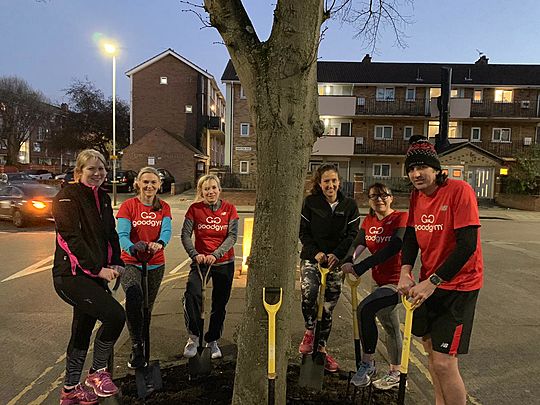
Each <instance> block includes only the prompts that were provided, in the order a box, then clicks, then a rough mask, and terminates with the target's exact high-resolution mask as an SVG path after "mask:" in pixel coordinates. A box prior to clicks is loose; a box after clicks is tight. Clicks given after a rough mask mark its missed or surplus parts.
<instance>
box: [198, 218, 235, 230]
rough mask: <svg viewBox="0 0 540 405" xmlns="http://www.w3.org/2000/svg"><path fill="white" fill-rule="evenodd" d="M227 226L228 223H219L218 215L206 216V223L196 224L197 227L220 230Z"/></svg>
mask: <svg viewBox="0 0 540 405" xmlns="http://www.w3.org/2000/svg"><path fill="white" fill-rule="evenodd" d="M228 227H229V225H228V224H224V225H221V218H220V217H206V224H197V228H198V229H213V230H215V231H222V230H224V229H227V228H228Z"/></svg>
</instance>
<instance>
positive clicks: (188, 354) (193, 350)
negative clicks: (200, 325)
mask: <svg viewBox="0 0 540 405" xmlns="http://www.w3.org/2000/svg"><path fill="white" fill-rule="evenodd" d="M198 346H199V338H198V336H193V335H189V338H188V340H187V343H186V347H184V357H185V358H186V359H190V358H192V357H195V355H196V354H197V347H198Z"/></svg>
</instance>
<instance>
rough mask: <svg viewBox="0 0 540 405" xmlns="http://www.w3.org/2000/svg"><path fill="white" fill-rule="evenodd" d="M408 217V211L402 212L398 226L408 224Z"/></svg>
mask: <svg viewBox="0 0 540 405" xmlns="http://www.w3.org/2000/svg"><path fill="white" fill-rule="evenodd" d="M408 218H409V216H408V215H407V213H406V212H400V213H399V218H398V221H397V224H396V228H405V227H406V226H407V222H408Z"/></svg>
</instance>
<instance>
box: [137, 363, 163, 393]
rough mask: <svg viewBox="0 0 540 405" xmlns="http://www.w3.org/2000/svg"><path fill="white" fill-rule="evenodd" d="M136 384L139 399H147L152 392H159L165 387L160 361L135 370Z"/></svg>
mask: <svg viewBox="0 0 540 405" xmlns="http://www.w3.org/2000/svg"><path fill="white" fill-rule="evenodd" d="M135 382H136V383H137V395H138V397H139V399H145V398H146V397H147V396H148V395H150V394H151V393H152V392H154V391H159V390H160V389H161V388H162V387H163V382H162V380H161V370H160V368H159V361H157V360H154V361H151V362H149V363H148V365H147V366H146V367H139V368H138V369H137V370H135Z"/></svg>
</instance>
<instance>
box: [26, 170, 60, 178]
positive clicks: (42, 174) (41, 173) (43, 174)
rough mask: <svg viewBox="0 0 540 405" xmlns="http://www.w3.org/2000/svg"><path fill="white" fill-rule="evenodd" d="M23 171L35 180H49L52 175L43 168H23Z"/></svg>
mask: <svg viewBox="0 0 540 405" xmlns="http://www.w3.org/2000/svg"><path fill="white" fill-rule="evenodd" d="M23 173H26V174H27V175H29V176H30V177H32V178H33V179H36V180H49V179H52V178H53V177H54V176H53V174H52V173H51V172H50V171H48V170H44V169H35V170H25V171H24V172H23Z"/></svg>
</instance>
